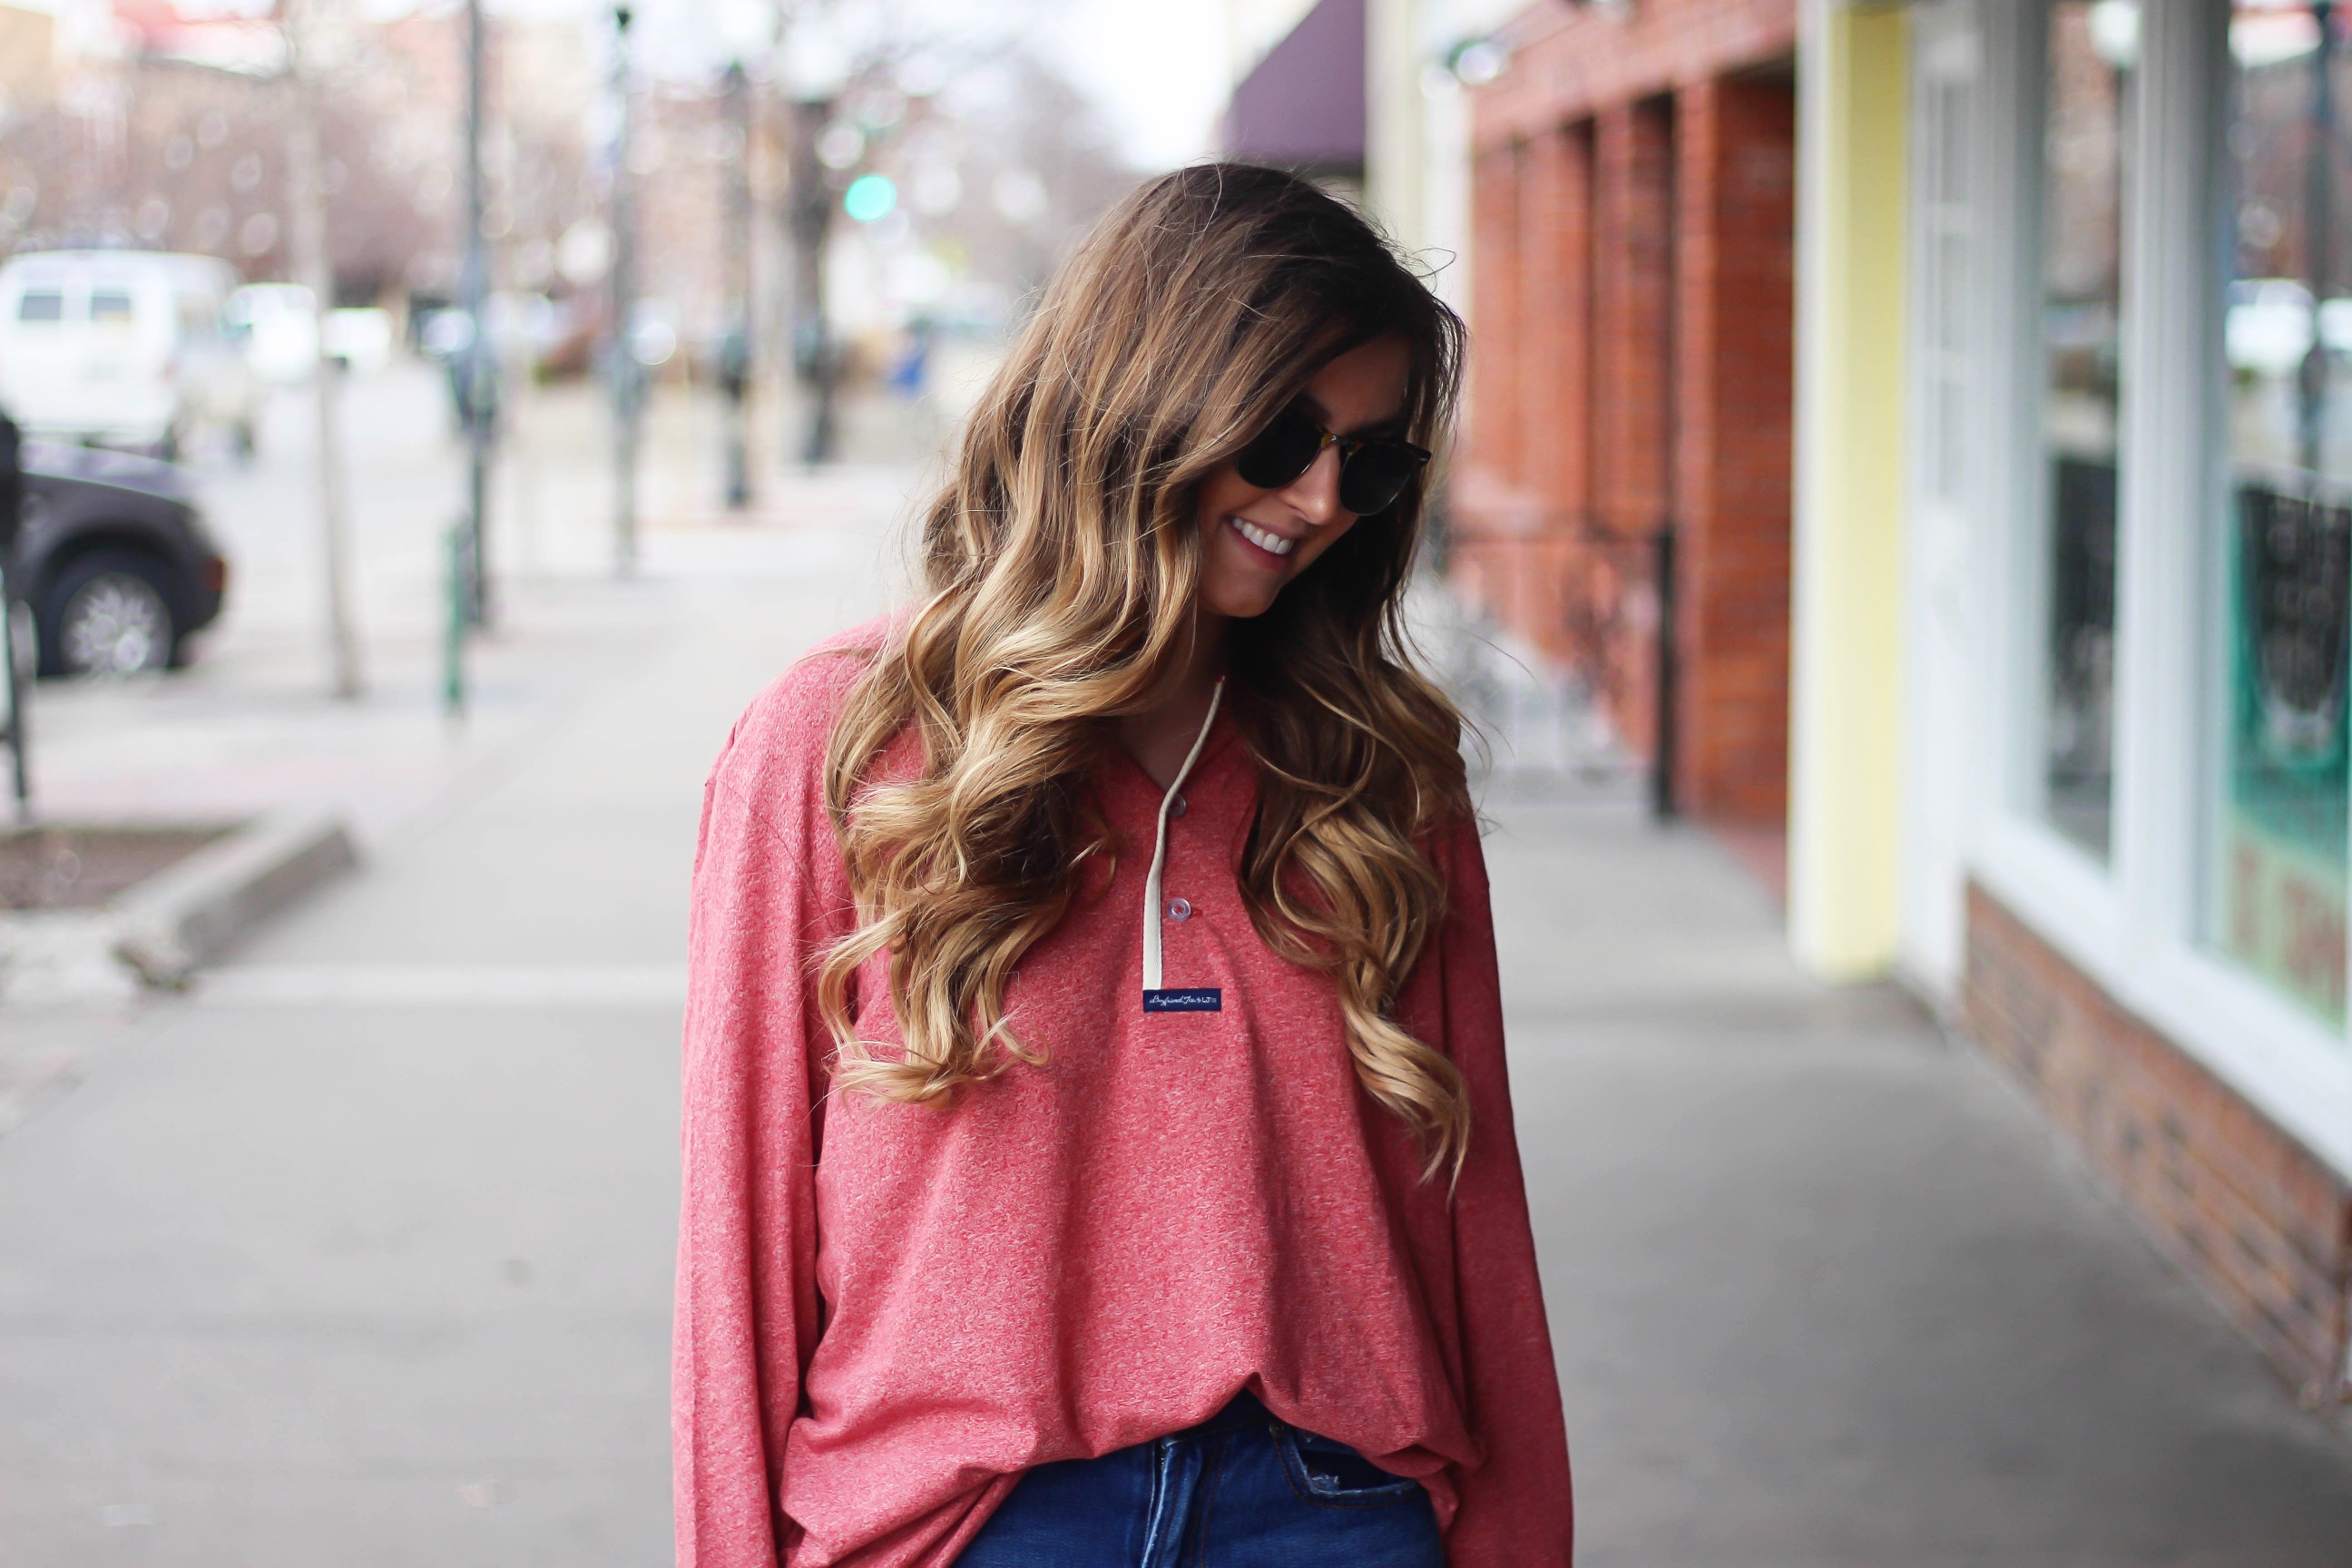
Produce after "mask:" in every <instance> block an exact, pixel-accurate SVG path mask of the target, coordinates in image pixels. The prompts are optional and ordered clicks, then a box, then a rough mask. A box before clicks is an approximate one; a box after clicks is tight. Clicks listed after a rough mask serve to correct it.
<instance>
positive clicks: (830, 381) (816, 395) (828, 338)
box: [792, 100, 838, 468]
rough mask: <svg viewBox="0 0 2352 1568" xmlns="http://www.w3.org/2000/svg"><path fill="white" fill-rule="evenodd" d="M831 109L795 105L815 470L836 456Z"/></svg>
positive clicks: (805, 374)
mask: <svg viewBox="0 0 2352 1568" xmlns="http://www.w3.org/2000/svg"><path fill="white" fill-rule="evenodd" d="M832 117H833V105H832V104H831V103H829V102H827V101H824V100H803V101H801V102H798V103H795V104H793V172H792V185H793V189H792V212H793V370H794V371H795V372H796V373H797V374H798V375H799V377H800V383H801V385H802V387H803V389H804V390H805V391H806V392H807V394H808V396H809V413H808V426H807V435H806V437H805V439H803V441H802V443H801V460H802V461H803V462H804V463H806V464H808V465H809V467H811V468H814V467H815V466H816V465H818V464H819V463H823V462H826V461H828V460H830V459H831V458H832V457H833V453H834V447H835V416H834V406H833V405H834V391H835V380H836V374H835V373H836V370H837V368H838V366H837V365H836V363H835V360H836V356H835V353H834V346H833V334H832V331H831V329H830V327H828V325H827V324H826V321H825V309H824V242H825V237H826V235H827V234H828V232H829V231H830V230H831V228H832V226H833V192H832V190H831V188H830V187H828V186H827V185H826V184H825V183H824V161H823V160H822V159H820V158H819V157H818V156H817V146H816V144H817V139H818V138H819V137H820V136H821V135H823V134H824V124H825V121H828V120H830V119H831V118H832Z"/></svg>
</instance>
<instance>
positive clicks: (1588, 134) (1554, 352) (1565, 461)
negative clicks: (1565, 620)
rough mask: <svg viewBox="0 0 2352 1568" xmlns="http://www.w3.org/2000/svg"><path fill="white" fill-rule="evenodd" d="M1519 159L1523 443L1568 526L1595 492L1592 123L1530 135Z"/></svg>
mask: <svg viewBox="0 0 2352 1568" xmlns="http://www.w3.org/2000/svg"><path fill="white" fill-rule="evenodd" d="M1523 157H1524V160H1525V161H1524V163H1522V165H1521V169H1522V174H1523V178H1522V180H1521V182H1520V192H1521V199H1522V201H1523V202H1524V203H1525V205H1524V207H1523V208H1522V215H1523V216H1522V223H1521V227H1520V238H1519V248H1520V250H1521V253H1522V258H1523V259H1522V261H1521V263H1520V271H1521V284H1522V289H1523V292H1522V297H1521V298H1522V302H1521V306H1520V311H1519V320H1520V321H1522V322H1523V323H1525V329H1524V330H1525V348H1524V351H1523V353H1521V354H1520V355H1519V357H1520V359H1521V361H1522V363H1523V364H1524V366H1525V367H1526V374H1523V375H1522V376H1521V377H1520V384H1519V409H1518V415H1519V420H1518V423H1519V430H1520V435H1519V440H1520V448H1521V450H1522V451H1523V452H1524V453H1525V454H1526V455H1527V459H1528V460H1527V468H1526V473H1525V475H1524V479H1525V482H1526V484H1527V487H1528V489H1530V490H1532V491H1533V492H1534V493H1535V496H1536V498H1537V499H1538V501H1540V502H1541V504H1542V506H1543V508H1544V510H1545V513H1546V520H1545V521H1546V523H1547V525H1548V527H1549V528H1552V529H1566V528H1568V527H1569V526H1570V525H1572V524H1574V523H1575V522H1577V521H1580V520H1581V517H1582V515H1583V513H1584V511H1585V510H1586V509H1587V508H1588V507H1589V506H1590V505H1591V499H1592V468H1591V436H1592V405H1591V365H1590V363H1589V360H1588V357H1587V354H1588V350H1589V347H1590V344H1591V326H1592V321H1591V314H1592V227H1593V223H1592V129H1591V126H1590V125H1573V126H1568V127H1565V128H1560V129H1555V130H1551V131H1547V132H1543V133H1541V134H1540V135H1537V136H1533V137H1530V138H1528V142H1526V151H1525V153H1523Z"/></svg>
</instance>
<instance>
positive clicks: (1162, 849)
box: [1143, 676, 1225, 991]
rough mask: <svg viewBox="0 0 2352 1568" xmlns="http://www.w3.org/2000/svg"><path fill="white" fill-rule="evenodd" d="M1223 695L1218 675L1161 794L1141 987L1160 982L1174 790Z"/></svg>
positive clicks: (1147, 891)
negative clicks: (1163, 889)
mask: <svg viewBox="0 0 2352 1568" xmlns="http://www.w3.org/2000/svg"><path fill="white" fill-rule="evenodd" d="M1224 698H1225V679H1224V677H1223V676H1219V677H1218V678H1217V684H1216V687H1215V689H1213V690H1212V691H1211V692H1210V693H1209V716H1208V717H1207V718H1205V719H1203V720H1202V721H1201V732H1200V733H1199V734H1197V735H1195V736H1193V737H1192V750H1191V751H1189V752H1185V753H1184V765H1183V766H1182V767H1181V768H1178V769H1177V770H1176V779H1175V782H1174V783H1172V784H1170V785H1169V786H1168V789H1167V793H1165V794H1164V795H1161V796H1160V826H1159V829H1158V831H1156V832H1155V833H1153V835H1152V836H1151V873H1150V876H1147V877H1146V878H1144V879H1143V988H1144V989H1145V990H1146V991H1157V990H1159V989H1160V922H1161V921H1164V920H1165V919H1166V918H1167V912H1166V911H1165V910H1162V909H1161V908H1160V872H1161V871H1162V870H1164V869H1165V868H1167V864H1168V812H1169V808H1170V807H1171V806H1173V805H1175V804H1176V793H1177V791H1179V790H1181V789H1182V788H1183V787H1184V781H1185V780H1186V779H1188V778H1190V777H1192V764H1193V763H1197V762H1199V761H1200V760H1201V748H1202V747H1203V746H1205V745H1207V744H1208V743H1209V726H1210V725H1212V724H1213V723H1215V722H1216V721H1217V704H1218V703H1220V702H1222V701H1223V700H1224Z"/></svg>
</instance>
